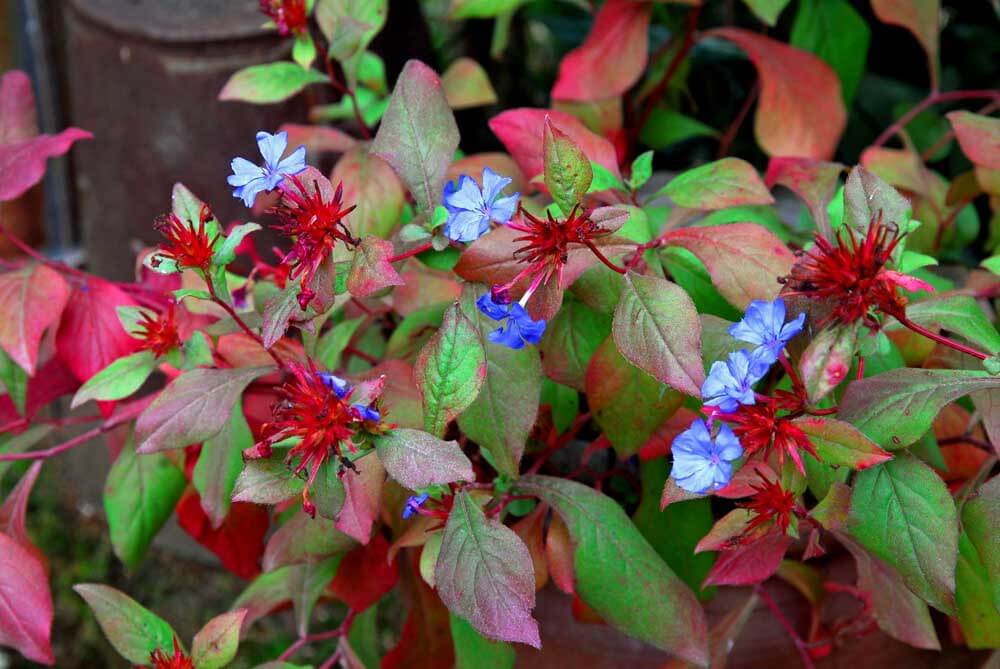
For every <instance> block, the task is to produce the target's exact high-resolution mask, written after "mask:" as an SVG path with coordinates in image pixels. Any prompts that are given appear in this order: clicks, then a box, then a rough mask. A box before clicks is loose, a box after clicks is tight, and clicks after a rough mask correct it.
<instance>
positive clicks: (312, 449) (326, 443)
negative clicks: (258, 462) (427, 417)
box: [243, 360, 382, 515]
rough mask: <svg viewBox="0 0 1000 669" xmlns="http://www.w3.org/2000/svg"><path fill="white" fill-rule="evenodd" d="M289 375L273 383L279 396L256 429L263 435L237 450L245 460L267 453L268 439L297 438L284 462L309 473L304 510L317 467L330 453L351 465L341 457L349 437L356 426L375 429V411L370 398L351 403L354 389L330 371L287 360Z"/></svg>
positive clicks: (348, 446)
mask: <svg viewBox="0 0 1000 669" xmlns="http://www.w3.org/2000/svg"><path fill="white" fill-rule="evenodd" d="M288 368H289V370H290V371H291V374H292V377H291V378H290V379H289V380H288V381H287V382H286V383H285V384H284V385H282V386H281V387H280V388H279V393H280V395H281V398H280V399H279V401H278V402H277V403H276V404H275V405H274V407H273V420H272V421H270V422H268V423H264V425H263V426H262V428H261V431H262V434H263V439H262V440H261V441H260V442H258V443H257V444H255V445H254V446H253V447H252V448H248V449H247V450H245V451H244V452H243V457H244V458H246V459H255V458H267V457H270V456H271V448H272V446H274V444H276V443H278V442H280V441H283V440H285V439H288V438H290V437H298V438H300V440H301V441H299V442H298V443H297V444H296V445H295V446H293V447H291V448H290V449H289V451H288V455H287V456H286V458H285V462H286V463H287V464H288V465H289V466H291V464H292V462H293V461H295V460H297V461H298V462H297V464H295V467H294V471H295V473H296V474H299V473H301V472H303V471H306V470H308V472H309V475H308V479H307V482H306V487H305V490H304V491H303V493H302V506H303V508H305V510H306V512H307V513H309V514H310V515H315V514H316V507H315V506H314V505H313V504H312V503H311V502H310V501H309V487H310V486H311V485H312V482H313V480H314V479H315V478H316V474H317V473H318V472H319V468H320V467H321V466H322V465H323V463H325V462H326V461H328V460H330V459H331V458H334V457H336V458H340V459H341V462H342V464H344V465H345V466H351V465H350V464H349V461H348V460H347V459H346V456H347V454H348V453H349V452H353V451H354V444H353V443H352V438H353V437H354V435H355V434H356V433H357V431H358V430H359V428H361V429H364V430H365V431H368V432H378V431H379V429H380V425H379V423H380V421H381V418H382V415H381V412H380V411H379V410H378V408H377V406H376V404H375V403H373V404H369V405H367V406H365V405H362V404H351V403H350V399H351V396H352V395H353V394H354V388H352V387H350V385H349V384H348V383H347V382H346V381H344V380H343V379H340V378H338V377H336V376H334V375H333V374H330V373H328V372H319V371H317V370H316V367H315V365H314V364H313V362H312V361H311V360H310V361H309V364H308V366H305V365H301V364H299V363H297V362H290V363H289V364H288Z"/></svg>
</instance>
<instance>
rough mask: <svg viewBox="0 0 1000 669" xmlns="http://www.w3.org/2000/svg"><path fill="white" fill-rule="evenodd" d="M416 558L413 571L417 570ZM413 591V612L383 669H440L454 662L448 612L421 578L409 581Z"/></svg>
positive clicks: (384, 661) (407, 618)
mask: <svg viewBox="0 0 1000 669" xmlns="http://www.w3.org/2000/svg"><path fill="white" fill-rule="evenodd" d="M415 558H416V556H414V565H413V571H414V572H415V571H416V560H415ZM406 582H408V583H409V584H410V589H411V590H413V592H412V596H411V597H410V598H409V599H410V602H411V604H410V612H409V613H408V614H407V616H406V622H405V623H404V624H403V631H402V634H401V636H400V639H399V643H397V644H396V646H395V647H394V648H392V649H391V650H390V651H389V652H388V653H386V654H385V656H384V657H383V658H382V663H381V669H440V668H441V667H450V666H452V665H453V664H454V663H455V649H454V646H453V645H452V641H451V626H450V622H449V621H450V617H449V615H448V609H447V608H445V606H444V604H442V603H441V600H440V599H438V596H437V595H436V594H434V591H433V590H431V589H430V588H429V587H428V586H427V584H426V583H424V581H423V579H421V578H410V579H407V581H406Z"/></svg>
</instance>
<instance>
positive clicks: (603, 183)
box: [587, 161, 625, 193]
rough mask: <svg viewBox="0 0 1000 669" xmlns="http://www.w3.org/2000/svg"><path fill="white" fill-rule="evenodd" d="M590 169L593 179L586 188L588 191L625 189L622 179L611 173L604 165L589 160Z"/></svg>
mask: <svg viewBox="0 0 1000 669" xmlns="http://www.w3.org/2000/svg"><path fill="white" fill-rule="evenodd" d="M590 170H591V172H592V173H593V181H591V182H590V187H589V188H587V192H588V193H599V192H601V191H604V190H620V191H624V190H625V184H623V183H622V180H621V179H619V178H618V177H616V176H615V175H614V174H612V173H611V170H609V169H608V168H607V167H605V166H604V165H601V164H600V163H595V162H594V161H590Z"/></svg>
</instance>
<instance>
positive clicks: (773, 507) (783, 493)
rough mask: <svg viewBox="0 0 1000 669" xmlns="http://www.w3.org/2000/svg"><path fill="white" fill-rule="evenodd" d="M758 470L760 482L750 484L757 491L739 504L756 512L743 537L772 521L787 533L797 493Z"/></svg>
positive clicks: (753, 512)
mask: <svg viewBox="0 0 1000 669" xmlns="http://www.w3.org/2000/svg"><path fill="white" fill-rule="evenodd" d="M756 471H757V476H759V477H760V482H759V483H751V484H750V487H751V488H753V489H754V490H755V491H756V492H755V493H754V495H753V497H751V498H750V499H749V500H748V501H746V502H741V503H740V504H738V505H737V506H739V507H741V508H744V509H747V510H748V511H750V512H751V513H752V514H754V517H753V519H751V521H750V522H749V523H748V524H747V526H746V528H745V529H744V530H743V533H742V535H741V537H744V538H748V537H750V536H752V535H753V534H754V533H755V532H756V531H757V530H758V529H760V528H762V527H763V526H765V525H768V524H770V523H772V522H773V524H774V526H775V527H778V528H780V529H781V531H782V533H786V532H787V531H788V525H789V524H790V523H791V520H792V514H793V513H794V510H795V493H793V492H791V491H788V490H785V489H784V488H782V487H781V484H780V483H778V481H777V480H774V481H772V480H770V479H768V478H767V476H765V475H764V473H763V472H761V470H759V469H758V470H756Z"/></svg>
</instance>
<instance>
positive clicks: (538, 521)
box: [511, 504, 549, 592]
mask: <svg viewBox="0 0 1000 669" xmlns="http://www.w3.org/2000/svg"><path fill="white" fill-rule="evenodd" d="M547 511H548V507H547V506H545V505H544V504H539V505H538V506H536V507H535V510H534V511H532V512H531V513H529V514H528V515H527V516H525V517H524V518H522V519H521V520H519V521H517V522H516V523H514V525H513V526H512V527H511V529H512V530H514V532H515V533H517V536H519V537H521V541H523V542H524V545H525V546H527V547H528V554H529V555H531V566H532V568H533V569H534V570H535V592H538V591H539V590H541V589H542V588H544V587H545V584H546V583H548V582H549V567H548V565H547V564H546V562H545V516H546V515H547Z"/></svg>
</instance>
